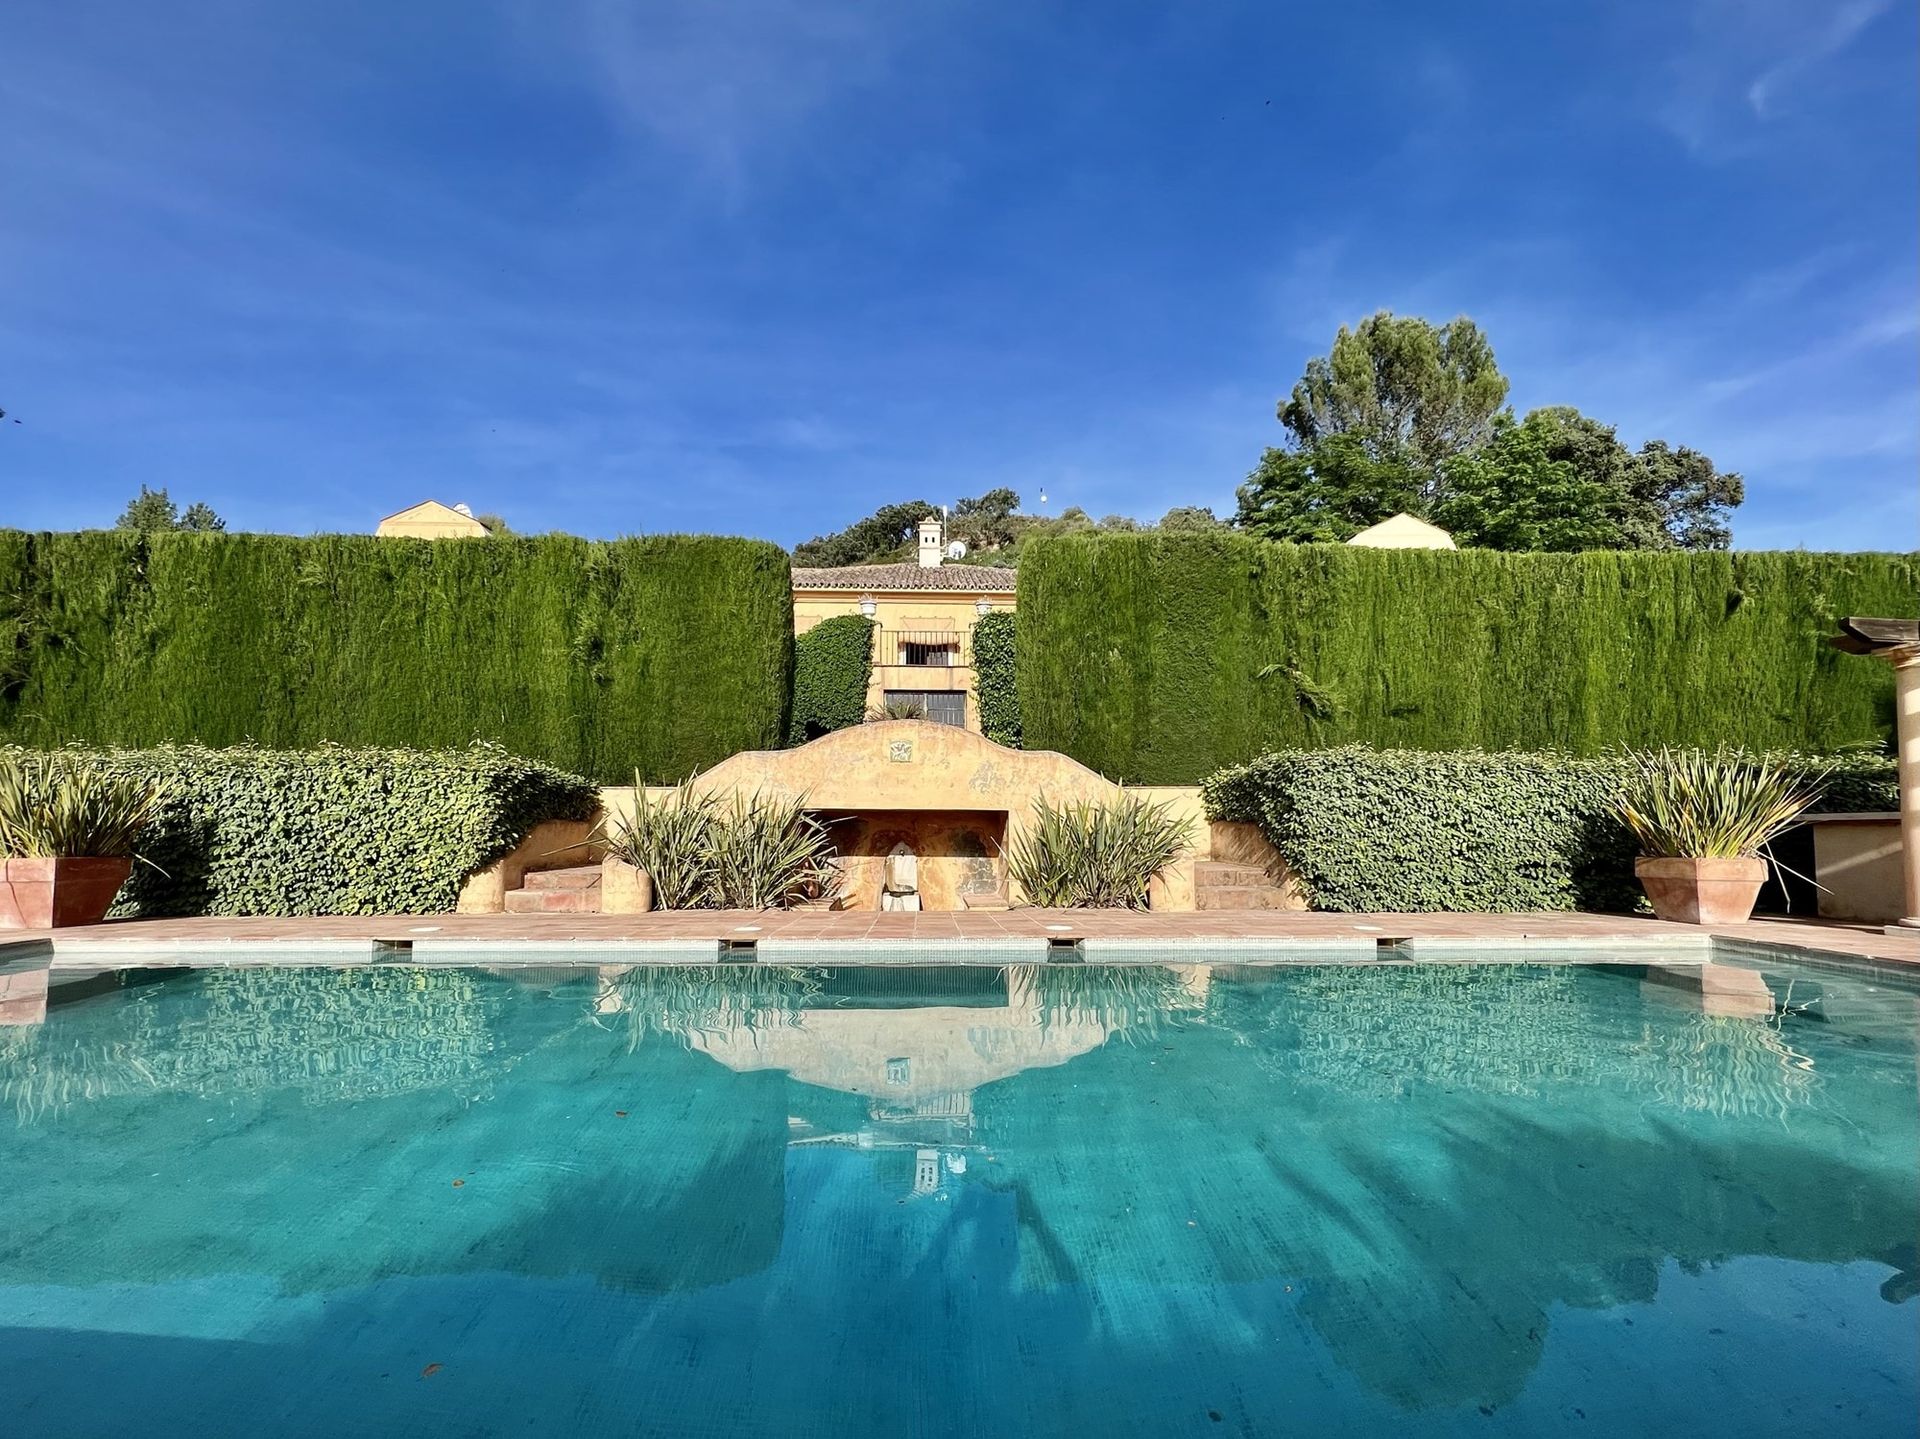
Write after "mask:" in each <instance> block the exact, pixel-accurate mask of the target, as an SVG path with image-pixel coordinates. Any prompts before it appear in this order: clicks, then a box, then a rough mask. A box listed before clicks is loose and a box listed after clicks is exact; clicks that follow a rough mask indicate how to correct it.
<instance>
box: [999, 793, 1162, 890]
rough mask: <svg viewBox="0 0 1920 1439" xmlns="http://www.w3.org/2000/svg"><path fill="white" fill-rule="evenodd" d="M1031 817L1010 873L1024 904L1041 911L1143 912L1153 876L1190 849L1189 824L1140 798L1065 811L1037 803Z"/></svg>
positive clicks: (1010, 859) (1010, 858)
mask: <svg viewBox="0 0 1920 1439" xmlns="http://www.w3.org/2000/svg"><path fill="white" fill-rule="evenodd" d="M1033 811H1034V822H1033V824H1032V826H1031V827H1030V828H1029V829H1028V830H1027V831H1026V833H1024V834H1022V835H1019V836H1018V837H1016V838H1015V839H1014V841H1013V843H1012V845H1010V846H1009V848H1008V851H1007V868H1008V872H1009V873H1010V874H1011V875H1012V877H1013V880H1014V882H1015V883H1016V884H1018V885H1019V886H1020V888H1021V890H1023V891H1024V892H1025V894H1026V900H1027V903H1028V904H1032V905H1038V906H1040V907H1042V908H1046V909H1145V908H1146V907H1147V887H1148V886H1149V885H1150V884H1151V883H1152V881H1153V877H1154V876H1155V875H1156V874H1158V873H1160V871H1161V870H1163V869H1165V868H1166V867H1167V866H1168V865H1169V864H1171V863H1173V861H1174V860H1175V859H1177V858H1178V857H1179V856H1180V854H1181V852H1182V851H1184V850H1185V849H1186V848H1187V835H1188V830H1189V828H1190V825H1189V822H1188V821H1187V820H1184V819H1181V818H1179V817H1178V816H1176V815H1175V814H1173V812H1172V811H1171V810H1170V809H1169V808H1168V807H1167V806H1166V805H1165V804H1159V803H1153V802H1150V801H1148V800H1144V799H1141V798H1139V797H1138V796H1137V795H1123V796H1121V797H1120V798H1119V799H1117V800H1103V801H1099V802H1095V801H1091V800H1070V801H1068V802H1067V803H1066V804H1063V805H1055V804H1053V803H1052V802H1050V801H1049V800H1047V799H1046V798H1044V797H1042V798H1041V799H1039V800H1036V801H1035V802H1034V807H1033Z"/></svg>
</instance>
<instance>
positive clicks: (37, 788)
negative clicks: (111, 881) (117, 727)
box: [0, 751, 161, 859]
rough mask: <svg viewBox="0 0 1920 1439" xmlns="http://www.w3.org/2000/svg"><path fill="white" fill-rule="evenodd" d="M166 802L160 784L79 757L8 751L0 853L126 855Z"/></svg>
mask: <svg viewBox="0 0 1920 1439" xmlns="http://www.w3.org/2000/svg"><path fill="white" fill-rule="evenodd" d="M160 799H161V790H160V786H159V785H158V784H157V783H156V782H155V781H153V780H151V779H142V778H139V777H137V776H134V775H121V774H108V773H106V772H105V771H103V770H101V769H99V768H98V767H97V766H95V765H91V764H88V763H87V762H86V761H85V760H83V759H80V758H79V757H77V756H74V755H69V754H47V755H31V754H25V753H22V752H19V751H12V752H7V753H4V754H0V858H7V857H18V858H22V859H58V858H61V857H65V856H87V857H93V858H110V859H122V858H126V857H128V856H130V855H133V854H135V853H136V849H135V846H136V845H138V844H139V842H140V835H141V833H142V832H143V831H144V830H145V829H146V828H147V826H148V825H149V824H150V823H151V822H152V820H153V816H154V812H155V810H156V809H157V808H158V807H159V804H160Z"/></svg>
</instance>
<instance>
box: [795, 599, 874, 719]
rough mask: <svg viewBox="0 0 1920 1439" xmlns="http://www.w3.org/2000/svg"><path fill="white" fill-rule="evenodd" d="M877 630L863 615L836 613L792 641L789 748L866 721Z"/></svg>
mask: <svg viewBox="0 0 1920 1439" xmlns="http://www.w3.org/2000/svg"><path fill="white" fill-rule="evenodd" d="M873 630H874V623H873V621H872V620H870V619H868V618H867V617H866V616H865V615H835V616H834V617H833V618H832V619H826V620H822V621H820V623H819V624H817V625H815V626H814V627H813V628H812V629H810V630H808V631H807V632H806V633H805V634H803V635H801V636H799V637H798V638H796V639H795V640H794V642H793V720H792V722H791V723H790V724H789V726H788V728H787V743H788V744H805V743H806V742H807V741H808V740H810V739H818V738H820V736H821V735H823V734H828V733H830V732H831V731H833V730H837V729H845V728H846V727H847V726H848V725H856V724H859V723H860V722H861V721H862V720H864V719H865V718H866V717H867V684H868V682H869V681H870V680H871V679H872V678H873Z"/></svg>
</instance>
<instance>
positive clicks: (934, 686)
mask: <svg viewBox="0 0 1920 1439" xmlns="http://www.w3.org/2000/svg"><path fill="white" fill-rule="evenodd" d="M861 598H862V596H861V594H860V592H859V591H857V590H798V589H797V590H795V591H794V592H793V632H794V633H795V634H799V635H803V634H805V633H806V632H807V631H808V630H810V629H812V628H813V627H814V626H815V625H817V624H819V623H820V622H821V621H822V620H828V619H832V618H833V617H834V616H836V615H857V614H859V613H860V612H861V611H860V600H861ZM871 598H872V599H873V602H874V613H873V619H874V621H875V623H876V624H878V626H879V629H880V634H879V635H877V636H876V639H875V643H876V644H880V643H883V642H884V636H885V634H886V633H887V632H888V631H899V630H936V631H942V632H949V633H953V634H957V635H959V636H960V637H961V641H962V644H961V651H962V655H963V657H964V658H966V659H967V660H968V661H969V663H968V664H966V665H964V666H961V667H957V668H952V669H948V668H946V667H943V666H940V665H900V666H895V665H885V664H876V665H875V666H874V669H873V678H872V680H871V681H870V682H869V683H868V685H867V708H868V709H869V710H875V709H878V708H879V707H880V705H881V703H882V702H883V700H884V698H885V695H886V692H887V691H888V690H931V691H952V690H964V691H966V693H967V728H968V729H970V730H976V731H977V730H978V729H979V728H980V705H979V701H978V699H977V697H976V696H975V694H974V686H973V666H972V664H971V660H972V657H973V640H972V635H973V627H974V625H975V624H977V623H978V622H979V620H980V610H979V607H978V603H977V602H978V601H979V600H980V599H982V598H983V596H981V595H979V594H970V593H962V592H959V591H953V592H947V591H940V590H927V591H919V590H914V591H904V590H903V591H893V592H875V593H874V594H873V595H872V596H871ZM984 598H985V599H986V601H987V606H988V609H989V612H991V611H993V610H1011V609H1012V608H1013V595H1012V594H1010V593H1009V594H999V593H995V594H990V595H986V596H984ZM879 658H891V656H880V657H879Z"/></svg>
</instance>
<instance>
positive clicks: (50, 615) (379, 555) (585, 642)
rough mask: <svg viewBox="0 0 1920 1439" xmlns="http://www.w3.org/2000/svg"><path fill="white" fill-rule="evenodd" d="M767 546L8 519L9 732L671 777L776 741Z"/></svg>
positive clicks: (786, 646) (1, 639) (784, 638)
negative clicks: (54, 524) (451, 748)
mask: <svg viewBox="0 0 1920 1439" xmlns="http://www.w3.org/2000/svg"><path fill="white" fill-rule="evenodd" d="M792 664H793V598H792V591H791V588H790V584H789V580H788V570H787V560H786V556H785V555H784V554H783V553H782V552H781V551H780V550H779V549H778V548H777V547H776V546H774V545H771V544H766V543H763V542H761V541H757V540H741V539H725V538H715V537H708V536H657V537H654V536H650V537H647V538H644V539H629V540H615V541H610V542H603V541H592V540H582V539H575V538H572V537H570V536H564V535H549V536H541V537H533V538H508V537H495V538H490V539H484V540H479V539H476V540H441V541H428V540H409V539H376V538H374V537H372V536H365V535H322V536H316V537H313V538H306V539H300V538H293V537H290V536H281V535H175V534H160V535H142V534H128V533H117V532H110V531H109V532H83V533H75V534H26V533H22V532H20V531H17V530H0V741H7V740H11V741H15V742H19V743H22V744H28V745H48V744H63V743H66V742H68V741H72V740H84V741H90V742H97V743H110V744H120V745H136V746H137V745H150V744H157V743H162V742H166V741H198V742H201V743H205V744H212V745H229V744H238V743H241V742H245V741H252V742H256V743H259V744H265V745H272V746H277V747H282V748H295V747H302V746H307V745H314V744H319V743H322V742H326V741H332V742H337V743H343V744H360V745H365V744H372V745H405V746H416V747H438V746H446V745H465V744H467V743H469V742H471V741H474V740H486V741H492V742H495V743H498V744H500V745H502V746H503V747H505V748H506V749H507V750H509V751H511V752H513V753H515V754H522V755H527V756H530V757H532V758H535V759H539V760H543V761H546V762H547V763H549V764H554V765H557V766H559V767H561V768H563V769H566V770H571V771H574V772H576V773H579V774H584V775H588V776H591V777H592V778H595V779H600V780H606V781H613V782H630V781H631V779H632V777H633V773H634V771H635V770H636V769H637V770H639V771H640V772H641V774H642V775H644V776H645V778H647V779H648V780H653V781H674V780H679V779H682V778H684V777H685V776H686V775H687V774H689V773H691V772H692V771H693V770H695V769H701V768H706V767H709V766H711V765H714V764H717V763H718V762H719V761H720V760H722V759H725V758H726V757H727V756H728V755H730V754H733V753H735V752H736V751H739V750H743V749H766V748H771V747H774V746H776V745H778V744H779V743H780V741H781V740H782V739H783V738H784V737H785V735H786V732H787V712H788V703H789V695H790V685H791V676H792Z"/></svg>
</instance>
